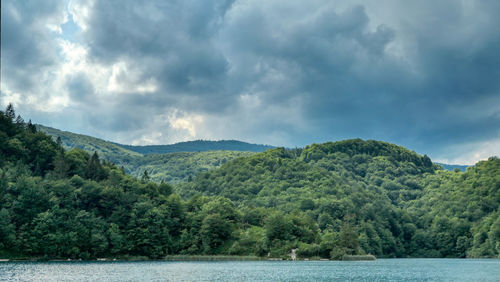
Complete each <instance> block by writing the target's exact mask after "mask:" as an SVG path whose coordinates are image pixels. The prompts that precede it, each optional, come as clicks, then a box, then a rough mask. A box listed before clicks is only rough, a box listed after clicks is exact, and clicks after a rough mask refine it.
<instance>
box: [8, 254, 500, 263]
mask: <svg viewBox="0 0 500 282" xmlns="http://www.w3.org/2000/svg"><path fill="white" fill-rule="evenodd" d="M380 259H389V260H390V259H454V260H465V259H472V260H484V259H486V260H498V259H500V258H491V257H490V258H423V257H414V258H380ZM376 260H379V258H376V257H374V256H373V257H370V258H365V257H362V258H357V257H348V258H344V259H342V260H332V259H325V258H317V257H316V258H298V259H296V260H292V259H289V258H288V259H285V258H270V257H256V256H211V255H200V256H196V255H170V256H166V257H163V258H159V259H151V258H147V257H122V258H95V259H69V258H68V259H62V258H52V259H47V258H37V257H32V258H0V263H2V262H141V261H142V262H146V261H151V262H153V261H158V262H160V261H172V262H176V261H207V262H208V261H214V262H215V261H337V262H349V261H351V262H352V261H366V262H368V261H376Z"/></svg>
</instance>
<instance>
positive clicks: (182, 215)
mask: <svg viewBox="0 0 500 282" xmlns="http://www.w3.org/2000/svg"><path fill="white" fill-rule="evenodd" d="M11 116H13V115H9V116H8V117H9V118H6V116H4V115H3V113H0V175H2V177H1V178H0V180H1V181H0V191H2V193H1V194H0V204H1V205H0V206H1V207H2V208H1V209H0V213H1V217H0V220H1V224H0V254H1V255H3V256H8V257H9V256H11V257H19V256H27V257H33V256H35V257H46V258H68V257H70V258H95V257H102V256H112V257H120V256H137V255H138V256H147V257H151V258H161V257H163V256H165V255H168V254H209V255H212V254H224V255H227V254H230V255H257V256H267V255H270V256H271V257H286V256H287V254H288V253H289V252H290V250H291V249H293V248H297V249H298V250H297V255H298V256H299V257H300V258H311V257H320V258H331V259H342V258H343V257H344V256H345V255H353V254H365V253H371V254H374V255H377V256H378V257H499V256H500V210H499V207H500V160H499V159H498V158H495V157H492V158H490V159H489V160H488V161H482V162H479V163H477V164H476V165H475V166H473V167H470V168H469V169H467V171H466V172H460V171H447V170H444V169H442V168H441V167H440V166H438V165H434V164H433V163H432V161H431V160H430V159H429V158H428V157H427V156H425V155H424V156H421V155H419V154H417V153H415V152H413V151H410V150H408V149H405V148H403V147H400V146H397V145H394V144H390V143H386V142H380V141H373V140H368V141H364V140H361V139H354V140H345V141H340V142H328V143H324V144H312V145H310V146H306V147H305V148H303V149H293V150H287V149H284V148H276V149H271V150H268V151H265V152H262V153H248V154H249V155H248V156H241V157H238V158H235V159H232V160H227V161H226V162H225V163H224V164H222V162H223V161H220V163H219V165H220V164H222V165H221V166H220V167H219V168H215V169H211V170H208V171H206V172H203V173H200V174H198V175H197V176H196V177H194V179H193V180H192V181H190V182H187V183H182V184H178V185H176V186H173V187H172V186H169V185H167V184H160V185H158V184H154V183H151V182H148V177H142V179H141V180H140V181H138V180H137V179H135V178H132V177H130V176H128V175H126V174H124V172H123V170H121V169H119V168H118V167H116V166H114V165H113V164H110V163H107V162H101V161H100V160H99V158H98V156H97V155H90V154H88V153H86V152H85V151H82V150H80V149H72V150H70V151H64V150H63V149H62V147H60V145H58V144H57V143H56V142H54V140H53V139H51V138H49V137H48V136H46V135H45V134H43V133H41V132H37V131H36V129H35V128H34V127H33V126H32V125H30V124H28V125H25V124H22V123H17V124H14V123H12V118H11ZM186 154H189V153H186ZM192 154H195V153H193V152H192ZM148 156H151V157H154V156H155V155H154V154H153V155H148ZM182 159H186V156H183V157H182ZM196 162H198V161H196ZM174 163H175V162H174ZM175 166H178V164H175ZM172 191H175V192H176V193H178V194H180V195H181V196H182V197H183V198H180V197H179V196H178V195H176V194H171V193H172Z"/></svg>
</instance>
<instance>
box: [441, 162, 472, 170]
mask: <svg viewBox="0 0 500 282" xmlns="http://www.w3.org/2000/svg"><path fill="white" fill-rule="evenodd" d="M436 164H438V165H440V166H442V167H443V168H444V169H446V170H449V171H453V170H455V169H456V168H458V169H459V170H460V171H463V172H465V171H466V170H467V168H468V167H470V166H469V165H457V164H443V163H436Z"/></svg>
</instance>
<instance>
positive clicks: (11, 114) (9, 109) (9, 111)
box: [5, 103, 16, 121]
mask: <svg viewBox="0 0 500 282" xmlns="http://www.w3.org/2000/svg"><path fill="white" fill-rule="evenodd" d="M5 116H6V117H8V118H9V119H10V120H12V121H14V119H15V118H16V112H15V111H14V106H12V104H11V103H9V105H7V108H6V109H5Z"/></svg>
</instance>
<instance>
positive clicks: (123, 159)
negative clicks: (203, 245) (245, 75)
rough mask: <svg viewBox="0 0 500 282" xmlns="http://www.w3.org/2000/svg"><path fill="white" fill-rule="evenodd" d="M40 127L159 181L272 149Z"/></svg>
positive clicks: (183, 178) (190, 175)
mask: <svg viewBox="0 0 500 282" xmlns="http://www.w3.org/2000/svg"><path fill="white" fill-rule="evenodd" d="M37 127H38V128H39V130H40V131H43V132H45V133H47V134H49V135H51V136H52V137H53V138H54V139H55V140H60V144H61V145H62V146H63V147H64V148H66V149H68V150H71V149H80V150H83V151H85V152H87V153H90V154H92V153H94V152H97V153H98V154H99V156H100V157H102V158H103V159H104V160H106V161H109V162H112V163H114V164H116V165H117V166H119V167H123V168H124V170H125V172H127V173H129V174H131V175H133V176H135V177H142V175H143V174H144V171H147V172H148V174H149V178H150V180H152V181H154V182H158V183H159V182H162V181H165V182H168V183H172V184H175V183H181V182H187V181H189V180H190V179H193V177H195V176H196V175H197V174H198V173H201V172H207V171H209V170H211V169H213V168H216V167H219V166H221V165H223V164H224V163H226V162H228V161H230V160H233V159H236V158H239V157H243V156H250V155H252V154H254V153H253V152H260V151H263V150H265V149H267V148H271V147H270V146H264V145H255V144H248V143H244V142H239V141H201V140H199V141H192V142H182V143H177V144H173V145H154V146H129V145H121V144H116V143H113V142H108V141H104V140H102V139H98V138H94V137H90V136H86V135H81V134H75V133H71V132H67V131H61V130H57V129H54V128H50V127H45V126H42V125H38V126H37ZM0 142H1V136H0ZM14 145H15V144H14Z"/></svg>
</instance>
